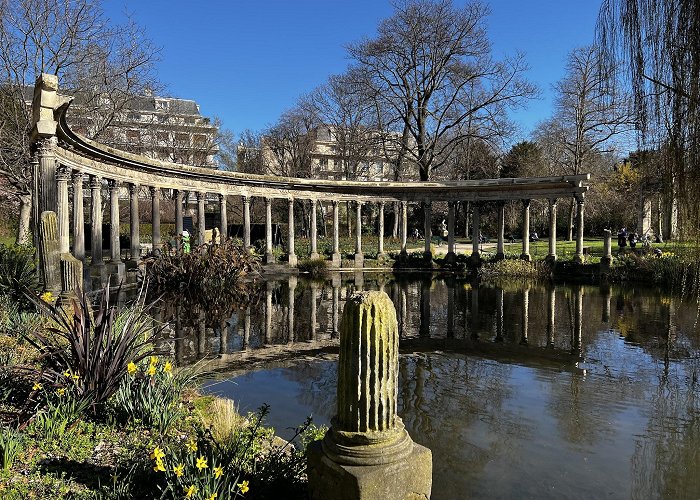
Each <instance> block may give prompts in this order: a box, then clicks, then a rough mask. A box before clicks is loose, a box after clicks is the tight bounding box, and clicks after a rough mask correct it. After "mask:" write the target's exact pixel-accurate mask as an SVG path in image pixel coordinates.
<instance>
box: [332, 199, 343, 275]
mask: <svg viewBox="0 0 700 500" xmlns="http://www.w3.org/2000/svg"><path fill="white" fill-rule="evenodd" d="M331 261H332V264H333V267H340V266H341V257H340V218H339V216H338V202H337V201H336V200H333V255H332V257H331Z"/></svg>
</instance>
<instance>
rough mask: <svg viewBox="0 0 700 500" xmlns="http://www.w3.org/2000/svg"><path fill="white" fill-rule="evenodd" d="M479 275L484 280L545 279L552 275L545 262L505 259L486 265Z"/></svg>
mask: <svg viewBox="0 0 700 500" xmlns="http://www.w3.org/2000/svg"><path fill="white" fill-rule="evenodd" d="M479 275H480V276H481V277H482V278H484V279H491V278H498V277H511V278H533V279H543V278H546V277H548V276H550V275H551V269H550V267H549V266H548V265H547V263H545V262H533V261H526V260H520V259H503V260H497V261H493V262H486V263H484V265H483V266H482V267H481V268H480V269H479Z"/></svg>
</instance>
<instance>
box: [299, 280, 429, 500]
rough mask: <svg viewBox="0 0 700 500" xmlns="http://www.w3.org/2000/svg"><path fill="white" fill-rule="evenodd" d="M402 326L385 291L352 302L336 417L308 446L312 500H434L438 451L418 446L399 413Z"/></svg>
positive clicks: (343, 338)
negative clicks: (321, 436)
mask: <svg viewBox="0 0 700 500" xmlns="http://www.w3.org/2000/svg"><path fill="white" fill-rule="evenodd" d="M398 344H399V339H398V328H397V323H396V311H395V309H394V305H393V304H392V302H391V299H389V297H388V296H387V295H386V293H384V292H361V293H355V294H353V295H352V296H351V297H350V298H349V299H348V301H347V302H346V304H345V310H344V312H343V320H342V328H341V334H340V355H339V360H338V390H337V398H336V400H337V416H336V417H335V418H334V419H333V420H332V422H331V423H332V427H331V429H330V430H329V431H328V432H327V433H326V437H325V438H324V439H323V440H322V441H315V442H314V443H313V444H312V445H311V446H309V451H308V476H309V492H310V497H311V498H312V499H315V500H318V499H328V498H336V499H350V498H354V499H357V498H361V499H363V500H374V499H377V500H379V499H382V500H384V499H387V498H402V499H403V498H430V490H431V485H432V483H431V481H432V456H431V453H430V450H428V449H427V448H424V447H422V446H420V445H417V444H415V443H413V440H412V439H411V437H410V436H409V435H408V433H407V432H406V429H405V428H404V425H403V422H402V421H401V418H400V417H399V416H398V415H397V414H396V413H397V400H398V373H399V356H398Z"/></svg>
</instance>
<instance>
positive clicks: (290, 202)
mask: <svg viewBox="0 0 700 500" xmlns="http://www.w3.org/2000/svg"><path fill="white" fill-rule="evenodd" d="M287 203H289V205H290V206H291V205H293V204H294V198H287Z"/></svg>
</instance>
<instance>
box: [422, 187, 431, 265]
mask: <svg viewBox="0 0 700 500" xmlns="http://www.w3.org/2000/svg"><path fill="white" fill-rule="evenodd" d="M432 219H433V205H432V203H430V201H427V200H426V201H425V202H423V231H424V233H425V254H424V256H425V259H426V260H430V259H432V258H433V254H432V253H431V251H430V240H431V238H432V237H433V231H432V225H431V222H432Z"/></svg>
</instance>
